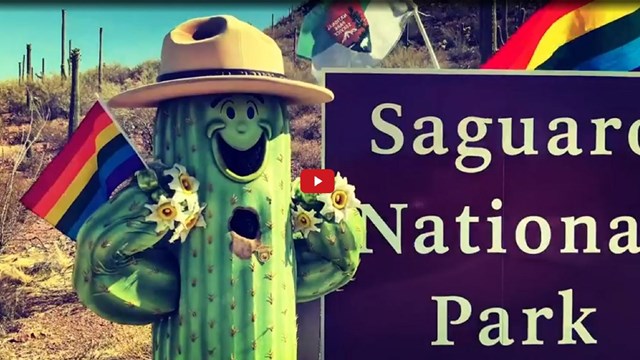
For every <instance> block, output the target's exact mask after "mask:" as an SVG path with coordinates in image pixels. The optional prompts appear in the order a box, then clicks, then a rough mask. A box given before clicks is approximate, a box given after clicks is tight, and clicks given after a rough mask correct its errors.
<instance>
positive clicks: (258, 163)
mask: <svg viewBox="0 0 640 360" xmlns="http://www.w3.org/2000/svg"><path fill="white" fill-rule="evenodd" d="M216 144H217V146H218V154H220V159H219V160H222V162H223V164H219V165H222V168H226V169H227V170H229V171H230V172H231V173H232V175H235V176H239V177H247V176H251V175H254V174H256V173H258V171H259V170H260V169H261V168H262V165H263V164H264V159H265V155H266V152H267V136H266V135H265V134H262V136H260V139H258V142H256V144H255V145H253V146H252V147H250V148H249V149H247V150H237V149H234V148H233V147H232V146H231V145H229V144H228V143H227V142H226V141H224V139H223V138H222V136H221V135H220V134H216Z"/></svg>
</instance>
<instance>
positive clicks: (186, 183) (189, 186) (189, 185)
mask: <svg viewBox="0 0 640 360" xmlns="http://www.w3.org/2000/svg"><path fill="white" fill-rule="evenodd" d="M180 185H182V188H183V189H184V191H186V192H192V191H193V182H192V181H191V179H190V178H189V176H187V175H180Z"/></svg>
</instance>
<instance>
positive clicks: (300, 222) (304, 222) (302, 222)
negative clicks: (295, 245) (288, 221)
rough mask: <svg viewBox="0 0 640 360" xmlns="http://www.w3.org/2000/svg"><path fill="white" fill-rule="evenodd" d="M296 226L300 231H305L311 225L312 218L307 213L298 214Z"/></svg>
mask: <svg viewBox="0 0 640 360" xmlns="http://www.w3.org/2000/svg"><path fill="white" fill-rule="evenodd" d="M296 225H297V227H298V228H299V229H305V228H307V227H309V226H310V225H311V218H310V217H309V215H307V214H305V213H302V214H298V217H297V218H296Z"/></svg>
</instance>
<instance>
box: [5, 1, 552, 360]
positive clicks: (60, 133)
mask: <svg viewBox="0 0 640 360" xmlns="http://www.w3.org/2000/svg"><path fill="white" fill-rule="evenodd" d="M486 4H487V5H486V6H488V8H489V10H488V11H487V10H486V9H484V10H482V9H481V8H480V5H479V3H474V2H464V3H463V2H459V3H447V2H433V3H429V4H425V5H424V6H421V7H420V10H421V12H423V13H425V14H427V16H424V17H423V19H422V20H423V22H424V25H425V27H426V28H427V30H428V32H429V36H430V38H431V41H432V44H433V46H434V48H435V49H436V52H437V56H438V58H439V61H440V65H441V67H443V68H450V69H451V68H465V69H469V68H477V67H478V66H479V64H480V63H481V61H482V58H483V57H486V56H488V55H487V51H489V52H492V51H495V49H496V48H497V47H498V46H499V45H500V44H501V43H502V42H503V41H504V39H505V37H507V36H508V35H509V34H511V33H513V32H514V31H515V30H516V29H517V27H518V25H519V24H521V23H522V21H524V20H525V19H526V18H527V16H528V15H530V14H531V13H532V12H533V11H534V10H535V9H536V8H537V7H538V6H539V5H540V4H539V3H538V2H526V5H525V2H522V3H516V2H509V3H507V2H506V1H505V2H503V3H502V2H500V3H498V4H497V6H495V5H494V7H493V9H492V7H491V3H490V2H488V3H486ZM494 4H495V2H494ZM311 5H313V3H312V2H310V3H306V4H303V5H300V6H296V7H294V8H292V10H291V14H290V15H289V16H287V17H284V18H282V19H279V20H278V19H276V22H275V24H274V26H273V27H269V28H267V29H264V31H265V32H266V33H267V34H268V35H270V36H271V37H273V38H274V39H275V40H276V41H277V42H278V44H279V45H280V47H281V49H282V52H283V55H284V56H285V66H286V72H287V75H288V76H289V77H291V78H295V79H300V80H305V81H309V82H311V81H313V78H312V76H311V74H310V70H309V66H310V65H309V63H308V62H307V61H304V60H300V59H296V57H295V39H296V32H297V31H298V29H299V27H300V23H301V21H302V19H303V16H304V15H305V13H306V12H307V11H308V10H309V8H310V6H311ZM244 6H248V5H244ZM505 9H507V14H506V15H507V16H505ZM481 10H482V11H481ZM482 14H485V15H482ZM71 15H72V14H69V16H71ZM203 15H207V14H203ZM481 16H484V21H480V20H479V19H480V18H481ZM487 16H488V18H487ZM487 19H488V20H489V21H488V20H487ZM481 24H482V26H481ZM56 28H57V25H56ZM505 28H506V29H507V30H508V31H505ZM107 30H108V29H107ZM52 37H56V41H59V38H58V37H59V34H57V35H56V34H52ZM97 38H98V37H97V34H96V41H97ZM482 39H484V41H485V42H484V43H483V42H482V41H481V40H482ZM487 39H488V40H487ZM492 40H493V41H492ZM487 41H488V43H487ZM483 44H484V45H483ZM483 49H484V50H483ZM487 49H488V50H487ZM481 50H483V51H484V52H482V51H481ZM28 52H29V51H28ZM489 55H490V53H489ZM25 56H28V57H30V56H31V55H30V54H25ZM16 57H18V56H16ZM52 63H53V62H52ZM23 64H24V63H21V64H20V65H19V66H20V70H19V72H20V74H19V75H18V74H17V76H16V77H15V79H11V80H5V81H0V184H2V186H0V359H3V360H14V359H20V360H30V359H39V360H49V359H51V360H53V359H55V360H61V359H67V360H72V359H77V360H80V359H82V360H98V359H100V360H125V359H126V360H137V359H140V360H142V359H149V358H150V349H151V345H150V328H149V327H135V326H120V325H117V324H113V323H110V322H108V321H105V320H102V319H100V318H98V317H97V316H96V315H94V314H93V313H91V312H89V311H88V310H86V309H85V308H84V307H83V306H82V305H81V304H80V303H79V302H78V301H77V298H76V296H75V294H74V292H73V289H72V287H71V280H70V279H71V274H72V270H73V261H74V252H75V249H74V246H75V244H74V243H73V242H72V241H70V240H69V239H68V238H66V237H65V236H63V235H62V234H61V233H60V232H58V231H57V230H56V229H54V228H53V227H52V226H51V225H49V224H48V223H46V222H45V221H44V220H42V219H40V218H38V217H37V216H35V215H34V214H32V213H31V212H30V211H28V210H27V209H25V208H24V207H23V206H22V204H20V202H19V201H18V200H19V199H20V197H21V196H22V195H23V193H24V192H25V191H26V190H27V189H28V188H29V186H30V184H32V182H33V181H34V179H36V178H37V177H38V175H39V174H40V172H41V171H42V169H43V167H44V166H46V164H47V163H48V162H49V161H50V160H51V159H52V158H53V157H54V156H55V155H56V154H57V152H58V151H59V150H60V149H61V148H62V147H63V146H64V144H65V142H66V141H67V139H68V135H69V128H70V123H71V125H73V123H74V122H76V123H77V122H78V121H80V120H81V119H82V117H83V116H84V113H85V112H86V111H87V110H88V109H89V107H90V106H91V105H92V104H93V103H94V101H95V100H96V94H99V95H100V96H101V97H102V98H104V99H108V98H110V97H111V96H113V95H115V94H117V93H120V92H121V91H123V90H126V89H129V88H132V87H137V86H140V85H143V84H147V83H152V82H155V78H156V75H157V72H158V65H159V63H158V60H157V59H150V60H149V61H147V62H144V63H141V64H139V65H137V66H134V67H126V66H122V65H119V64H117V63H106V64H102V65H101V66H100V67H98V64H92V63H90V62H89V61H84V60H83V59H82V49H69V65H73V66H70V67H71V68H73V70H72V71H69V72H68V74H66V76H65V78H63V77H62V76H61V75H60V74H54V73H55V72H46V71H44V61H43V71H39V70H40V69H39V65H40V62H39V61H36V60H33V61H32V60H31V59H26V64H36V66H33V65H31V66H30V67H26V66H24V65H23ZM76 64H77V66H74V65H76ZM381 66H382V67H393V68H429V67H431V65H430V63H429V56H428V54H427V52H426V51H425V48H424V42H423V41H422V38H421V37H420V35H419V34H418V33H417V31H416V27H415V25H413V27H412V26H411V25H410V26H409V28H408V32H407V33H406V34H405V35H403V38H402V39H401V41H400V43H399V44H398V46H397V47H396V49H395V50H394V51H393V52H392V53H391V54H390V55H389V56H388V57H387V58H385V60H384V61H383V63H382V64H381ZM54 67H55V66H54ZM34 68H35V69H36V71H35V73H34V71H33V69H34ZM52 68H53V67H52ZM25 69H28V70H29V71H25ZM290 112H291V118H292V129H293V131H292V136H293V146H292V149H293V159H294V164H293V172H294V174H293V176H297V174H298V173H299V172H300V170H301V169H303V168H309V167H311V168H313V167H319V165H320V144H321V136H322V134H321V124H320V108H319V106H296V107H291V108H290ZM114 115H115V117H116V119H117V120H118V121H119V122H120V123H121V124H122V125H123V127H124V129H125V130H126V132H127V133H128V134H129V136H130V137H131V138H132V139H133V140H134V142H135V143H136V146H137V148H138V149H139V150H140V151H141V153H142V154H143V155H144V156H145V157H148V158H149V159H150V154H151V136H152V131H153V117H154V115H155V114H154V110H153V109H141V110H116V111H115V112H114Z"/></svg>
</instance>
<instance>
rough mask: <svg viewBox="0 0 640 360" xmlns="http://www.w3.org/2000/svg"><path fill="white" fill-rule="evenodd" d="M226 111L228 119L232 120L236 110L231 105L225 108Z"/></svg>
mask: <svg viewBox="0 0 640 360" xmlns="http://www.w3.org/2000/svg"><path fill="white" fill-rule="evenodd" d="M226 113H227V117H228V118H229V119H232V120H233V119H234V118H235V117H236V111H235V110H234V109H233V108H232V107H231V106H229V107H228V108H227V110H226Z"/></svg>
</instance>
